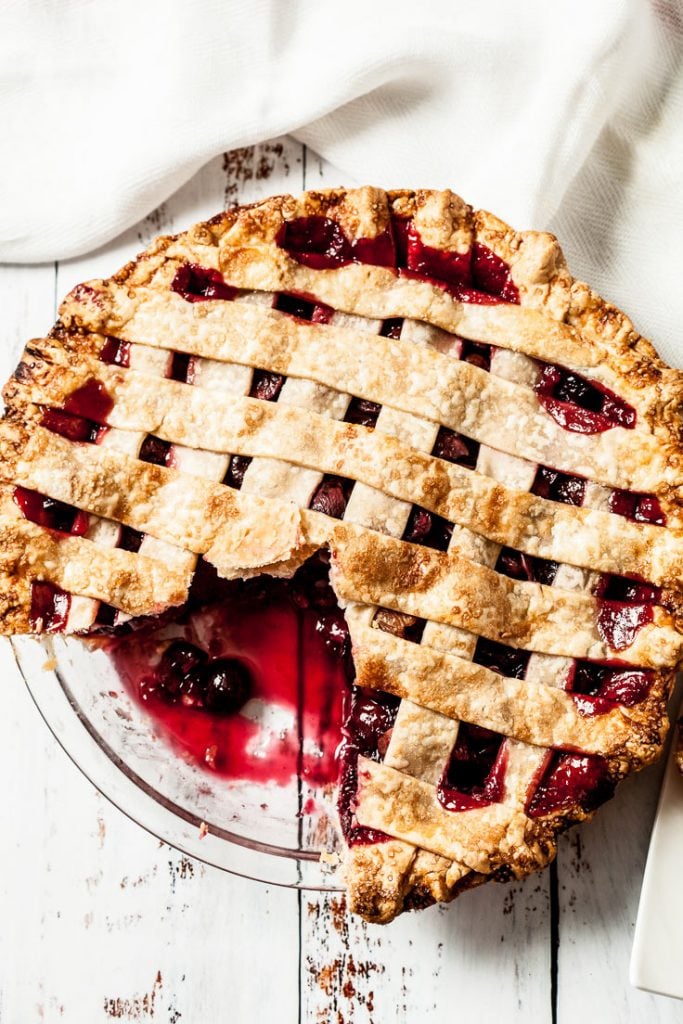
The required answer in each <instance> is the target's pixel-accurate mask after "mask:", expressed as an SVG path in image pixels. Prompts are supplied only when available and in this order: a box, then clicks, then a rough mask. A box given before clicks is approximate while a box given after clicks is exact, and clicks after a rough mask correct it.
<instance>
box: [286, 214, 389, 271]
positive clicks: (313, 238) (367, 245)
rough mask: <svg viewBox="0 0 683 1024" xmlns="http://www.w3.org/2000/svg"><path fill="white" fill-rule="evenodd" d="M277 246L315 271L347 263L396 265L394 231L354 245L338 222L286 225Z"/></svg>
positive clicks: (325, 220) (314, 220)
mask: <svg viewBox="0 0 683 1024" xmlns="http://www.w3.org/2000/svg"><path fill="white" fill-rule="evenodd" d="M276 242H277V244H278V245H279V246H280V248H281V249H284V250H285V251H286V252H288V253H289V255H290V256H291V257H292V258H293V259H295V260H296V261H297V263H301V264H303V265H304V266H306V267H312V268H313V269H315V270H331V269H334V268H335V267H341V266H344V265H345V264H347V263H371V264H374V265H375V266H381V267H393V266H394V265H395V263H394V260H395V254H394V241H393V238H392V235H391V231H385V232H383V233H382V234H381V235H378V236H377V237H376V238H358V239H356V240H355V241H353V242H351V241H350V240H349V239H348V238H347V237H346V235H345V234H344V232H343V231H342V229H341V227H340V225H339V224H338V223H337V221H335V220H331V219H330V218H329V217H318V216H312V217H298V218H296V219H295V220H288V221H285V223H284V224H283V225H282V227H281V228H280V231H279V232H278V235H277V238H276Z"/></svg>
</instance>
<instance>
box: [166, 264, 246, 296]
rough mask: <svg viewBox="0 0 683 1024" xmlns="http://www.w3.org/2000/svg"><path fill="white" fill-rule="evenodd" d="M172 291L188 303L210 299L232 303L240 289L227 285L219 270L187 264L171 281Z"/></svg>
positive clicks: (179, 269) (180, 268)
mask: <svg viewBox="0 0 683 1024" xmlns="http://www.w3.org/2000/svg"><path fill="white" fill-rule="evenodd" d="M171 291H174V292H176V293H177V294H178V295H182V297H183V298H184V299H185V301H186V302H206V301H208V300H210V299H224V300H226V301H228V302H230V301H231V300H232V299H234V298H235V296H236V295H237V292H238V289H237V288H233V287H231V285H229V284H226V282H225V281H224V280H223V277H222V275H221V273H220V271H218V270H214V269H213V268H211V267H201V266H199V264H197V263H185V264H184V266H182V267H179V268H178V270H177V271H176V273H175V277H174V278H173V280H172V281H171Z"/></svg>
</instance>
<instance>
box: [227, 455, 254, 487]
mask: <svg viewBox="0 0 683 1024" xmlns="http://www.w3.org/2000/svg"><path fill="white" fill-rule="evenodd" d="M250 463H251V456H249V455H233V456H231V458H230V464H229V466H228V471H227V473H226V474H225V478H224V480H223V483H224V484H227V486H228V487H234V488H235V490H237V491H239V489H240V487H241V486H242V483H243V482H244V474H245V473H246V471H247V469H248V468H249V464H250Z"/></svg>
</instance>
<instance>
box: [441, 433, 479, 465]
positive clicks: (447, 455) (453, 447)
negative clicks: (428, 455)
mask: <svg viewBox="0 0 683 1024" xmlns="http://www.w3.org/2000/svg"><path fill="white" fill-rule="evenodd" d="M432 455H436V457H437V458H438V459H445V460H446V462H454V463H456V464H457V465H459V466H467V467H468V469H474V468H475V466H476V464H477V458H478V456H479V442H478V441H472V440H471V439H470V438H469V437H463V436H462V435H461V434H456V432H455V431H454V430H449V428H448V427H439V433H438V434H437V437H436V441H435V442H434V448H433V449H432Z"/></svg>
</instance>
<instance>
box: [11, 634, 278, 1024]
mask: <svg viewBox="0 0 683 1024" xmlns="http://www.w3.org/2000/svg"><path fill="white" fill-rule="evenodd" d="M0 671H1V673H2V678H3V715H2V716H0V756H1V758H2V761H1V762H0V764H1V765H2V770H3V777H4V778H5V779H11V780H12V784H11V785H9V786H6V789H5V798H4V799H3V801H2V804H1V806H0V834H2V836H3V845H2V855H1V863H2V875H1V880H0V914H1V917H2V922H3V927H2V929H0V962H1V963H2V964H3V970H2V972H0V1019H1V1020H3V1021H8V1022H13V1021H29V1020H31V1021H32V1020H37V1021H45V1022H49V1024H52V1022H57V1021H63V1020H65V1021H67V1022H69V1024H81V1022H82V1024H109V1022H110V1021H111V1020H112V1019H119V1018H120V1019H122V1020H140V1021H146V1020H152V1019H154V1020H162V1021H176V1020H183V1021H184V1020H190V1021H191V1020H207V1021H208V1020H218V1019H220V1018H221V1015H222V1014H223V1013H224V1012H225V1006H226V992H228V993H229V1005H230V1007H231V1008H232V1009H233V1010H234V1012H235V1014H236V1016H235V1018H234V1019H236V1020H248V1019H249V1018H250V1016H251V1015H252V1014H253V1012H254V1008H255V1005H256V1003H255V999H256V995H257V993H256V992H255V990H254V988H253V987H252V986H250V985H244V984H242V983H241V979H243V978H245V977H250V976H252V972H253V961H254V957H255V956H256V950H257V949H258V950H260V954H259V955H260V956H262V957H263V958H264V960H265V961H266V962H268V964H269V977H270V980H271V982H272V987H269V988H268V989H264V990H263V991H260V992H259V993H258V1005H259V1007H260V1009H261V1010H262V1011H263V1013H264V1019H270V1020H275V1019H277V1017H278V1016H279V1015H280V1014H281V1013H282V1019H284V1020H295V1019H296V1013H297V1006H298V991H297V984H296V976H297V970H298V950H297V948H296V943H295V942H294V943H292V942H291V941H288V939H289V937H290V936H291V935H294V936H295V935H296V919H297V918H296V894H295V893H294V892H291V891H288V890H285V889H268V888H267V887H265V886H261V885H259V884H258V883H256V882H248V881H246V880H244V879H240V878H236V877H233V876H231V875H228V874H227V873H224V872H220V871H218V870H216V869H212V868H208V867H205V866H204V865H202V864H199V863H197V862H194V863H193V862H191V861H189V860H188V859H187V858H185V857H183V856H181V855H180V854H177V853H175V852H174V851H172V850H170V849H169V848H168V847H167V846H165V845H164V844H161V843H159V842H158V840H156V839H154V838H153V837H152V836H150V835H148V834H147V833H146V832H145V831H144V830H143V829H141V828H140V827H139V826H138V825H136V824H134V823H133V822H132V821H130V820H129V819H127V818H126V817H125V816H124V815H123V814H121V813H120V812H119V811H117V810H116V809H115V808H114V807H112V806H111V805H110V804H109V803H108V801H107V800H105V799H104V797H102V796H100V795H99V794H98V793H97V792H96V791H95V790H94V789H93V787H92V786H91V785H90V784H89V783H88V782H87V780H86V779H85V777H84V776H82V775H81V774H80V772H79V771H78V770H77V769H76V768H75V767H74V765H73V764H71V763H70V761H69V760H68V758H67V757H66V756H65V754H64V753H63V751H62V750H61V749H60V748H59V747H58V746H57V744H56V743H55V741H54V740H53V739H52V737H51V736H50V735H49V733H48V731H47V729H46V727H45V725H44V724H43V723H42V721H41V720H40V717H39V715H38V712H37V710H36V708H35V706H34V705H33V702H32V700H31V698H30V696H29V694H28V691H27V690H26V688H25V686H24V683H23V681H22V680H21V678H20V677H19V674H18V672H17V671H16V669H15V668H14V666H13V662H12V658H11V652H10V651H9V645H8V643H7V641H2V644H1V650H0ZM226 983H227V986H226Z"/></svg>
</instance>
